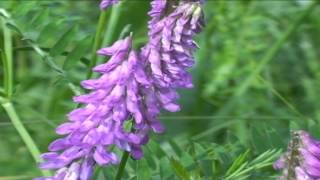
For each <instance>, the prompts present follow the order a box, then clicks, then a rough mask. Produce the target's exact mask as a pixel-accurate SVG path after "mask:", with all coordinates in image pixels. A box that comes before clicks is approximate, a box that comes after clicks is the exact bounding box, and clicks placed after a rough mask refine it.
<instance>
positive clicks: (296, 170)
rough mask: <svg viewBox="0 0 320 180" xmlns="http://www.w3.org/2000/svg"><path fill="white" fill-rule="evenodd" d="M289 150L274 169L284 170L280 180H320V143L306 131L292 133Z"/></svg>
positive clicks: (276, 163) (275, 164)
mask: <svg viewBox="0 0 320 180" xmlns="http://www.w3.org/2000/svg"><path fill="white" fill-rule="evenodd" d="M292 134H293V135H292V136H293V137H292V140H291V141H290V143H289V145H288V150H287V152H285V153H284V154H283V155H282V156H281V157H280V159H279V160H277V161H276V162H275V163H274V165H273V167H274V168H275V169H277V170H282V175H281V176H280V177H279V178H278V179H280V180H318V179H320V141H317V140H315V139H313V138H312V137H311V136H310V135H309V134H308V133H307V132H305V131H296V132H293V133H292Z"/></svg>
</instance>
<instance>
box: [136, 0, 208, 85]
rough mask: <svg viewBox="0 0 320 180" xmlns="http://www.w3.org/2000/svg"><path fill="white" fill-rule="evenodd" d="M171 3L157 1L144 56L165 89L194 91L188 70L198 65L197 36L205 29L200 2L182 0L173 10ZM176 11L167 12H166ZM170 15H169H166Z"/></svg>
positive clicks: (156, 78)
mask: <svg viewBox="0 0 320 180" xmlns="http://www.w3.org/2000/svg"><path fill="white" fill-rule="evenodd" d="M169 2H170V1H166V0H155V1H153V3H152V10H151V11H150V12H149V15H150V16H151V17H152V19H151V20H150V21H149V42H148V44H147V45H146V46H145V47H143V49H142V56H144V58H145V59H147V61H148V63H149V64H150V65H149V66H150V70H149V71H151V74H152V75H153V77H154V80H155V81H156V83H157V84H158V85H159V86H161V87H173V88H191V87H192V80H191V75H190V74H189V73H188V72H187V69H188V68H190V67H192V66H193V64H194V60H193V59H194V58H193V51H194V50H195V49H196V48H197V45H196V43H195V42H194V41H193V36H194V35H195V34H197V33H199V32H200V30H201V28H202V26H203V14H202V9H201V3H200V1H181V2H180V3H179V4H178V5H174V6H173V7H166V6H168V5H170V3H169ZM166 9H167V10H168V9H169V10H171V11H172V12H165V10H166ZM165 13H169V14H165Z"/></svg>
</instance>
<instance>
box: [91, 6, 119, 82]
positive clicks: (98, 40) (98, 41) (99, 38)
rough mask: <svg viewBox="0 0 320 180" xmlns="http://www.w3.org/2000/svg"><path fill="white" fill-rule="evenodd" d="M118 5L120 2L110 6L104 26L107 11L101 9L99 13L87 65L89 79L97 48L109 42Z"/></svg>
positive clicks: (115, 24)
mask: <svg viewBox="0 0 320 180" xmlns="http://www.w3.org/2000/svg"><path fill="white" fill-rule="evenodd" d="M120 5H121V2H120V3H119V4H118V5H114V6H113V7H112V11H111V15H110V20H109V23H108V26H106V24H107V11H106V10H103V11H102V12H101V14H100V17H99V22H98V27H97V31H96V35H95V38H94V43H93V49H92V57H91V61H90V64H89V67H88V73H87V79H90V78H91V77H92V74H93V72H92V68H93V67H94V66H95V65H96V64H97V60H98V56H97V50H98V49H99V48H101V46H102V43H105V44H106V45H109V44H110V43H111V40H112V36H113V33H114V30H115V28H116V26H117V22H118V19H119V16H120ZM106 31H107V32H106ZM104 39H105V41H104Z"/></svg>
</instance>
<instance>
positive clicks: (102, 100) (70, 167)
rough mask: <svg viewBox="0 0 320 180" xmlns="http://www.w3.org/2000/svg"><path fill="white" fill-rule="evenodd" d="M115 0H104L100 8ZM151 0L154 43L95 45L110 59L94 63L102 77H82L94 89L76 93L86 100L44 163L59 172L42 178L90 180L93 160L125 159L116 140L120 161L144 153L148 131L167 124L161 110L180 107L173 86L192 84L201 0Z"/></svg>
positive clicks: (81, 100) (128, 39)
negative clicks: (80, 93) (102, 46)
mask: <svg viewBox="0 0 320 180" xmlns="http://www.w3.org/2000/svg"><path fill="white" fill-rule="evenodd" d="M116 3H118V1H115V0H103V1H102V2H101V4H100V8H101V9H102V10H104V9H106V8H107V7H109V6H110V5H112V4H116ZM151 4H152V9H151V10H150V12H149V15H150V16H151V20H150V21H149V24H148V27H149V33H148V35H149V42H148V43H147V44H146V45H145V46H144V47H142V48H141V50H140V51H136V50H134V49H133V48H132V41H133V39H132V37H131V35H130V36H128V37H126V38H124V39H121V40H118V41H117V42H115V43H114V44H113V45H112V46H110V47H106V48H102V49H100V50H98V52H97V53H98V54H99V55H102V56H109V57H110V60H109V61H107V62H106V63H104V64H100V65H97V66H96V67H94V68H93V71H95V72H97V73H100V74H101V76H100V77H99V78H97V79H89V80H84V81H82V83H81V85H82V87H83V88H85V89H87V90H90V91H91V92H90V93H88V94H84V95H80V96H76V97H74V99H73V100H74V102H76V103H81V104H83V105H84V106H83V107H80V108H77V109H75V110H73V111H72V112H70V113H69V114H68V119H69V122H67V123H64V124H62V125H60V126H59V127H58V128H57V129H56V132H57V134H59V135H64V137H62V138H60V139H57V140H55V141H53V142H52V143H51V144H50V146H49V150H50V152H48V153H44V154H42V158H43V159H44V162H43V163H41V164H40V168H42V169H53V170H56V173H55V175H53V176H52V177H45V178H41V179H51V180H78V179H81V180H88V179H90V178H91V177H92V174H93V171H94V168H95V167H96V166H106V165H112V164H118V163H119V162H120V160H119V157H118V155H117V154H116V153H115V152H114V150H113V147H117V148H118V149H120V150H122V151H124V152H125V153H124V155H123V161H122V163H125V161H126V160H125V159H124V158H126V156H127V155H126V153H129V154H130V156H131V157H132V158H133V159H140V158H142V157H143V151H142V147H143V145H145V144H146V143H148V140H149V134H150V133H151V132H154V133H163V132H164V130H165V128H164V126H163V125H162V124H161V122H160V121H159V120H158V116H159V113H160V111H161V110H162V109H165V110H168V111H171V112H175V111H179V110H180V107H179V105H178V104H177V103H176V102H175V101H176V100H177V99H178V98H179V96H178V93H177V91H176V90H177V88H191V87H192V82H191V76H190V74H189V73H188V72H187V69H188V68H190V67H192V65H193V64H194V59H193V51H194V50H195V49H196V48H197V45H196V43H195V42H194V41H193V36H194V35H195V34H197V33H199V32H200V31H201V28H202V26H203V13H202V7H201V6H202V2H200V1H199V0H192V1H189V0H182V1H169V0H168V1H166V0H154V1H152V2H151ZM128 124H129V127H128ZM126 126H127V127H126ZM117 177H118V178H121V174H119V175H118V176H117Z"/></svg>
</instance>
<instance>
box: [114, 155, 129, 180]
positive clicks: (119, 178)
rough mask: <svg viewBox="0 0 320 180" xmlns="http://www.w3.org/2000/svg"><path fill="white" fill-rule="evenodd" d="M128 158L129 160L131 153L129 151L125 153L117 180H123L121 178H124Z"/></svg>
mask: <svg viewBox="0 0 320 180" xmlns="http://www.w3.org/2000/svg"><path fill="white" fill-rule="evenodd" d="M128 158H129V152H128V151H125V152H123V154H122V158H121V162H120V165H119V168H118V171H117V174H116V177H115V180H121V177H122V176H123V173H124V168H125V167H126V164H127V161H128Z"/></svg>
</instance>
